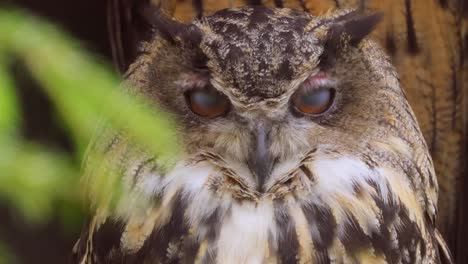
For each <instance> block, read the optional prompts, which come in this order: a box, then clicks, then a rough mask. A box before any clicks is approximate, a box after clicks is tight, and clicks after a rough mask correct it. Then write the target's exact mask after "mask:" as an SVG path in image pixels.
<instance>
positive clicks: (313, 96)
mask: <svg viewBox="0 0 468 264" xmlns="http://www.w3.org/2000/svg"><path fill="white" fill-rule="evenodd" d="M334 95H335V90H334V89H332V88H318V89H317V88H311V87H310V86H309V85H308V84H304V85H303V87H301V88H300V90H298V91H297V92H296V93H295V94H294V95H293V97H292V105H293V107H294V109H295V110H296V111H298V112H300V113H303V114H307V115H319V114H321V113H323V112H325V111H327V110H328V108H330V106H331V105H332V102H333V99H334Z"/></svg>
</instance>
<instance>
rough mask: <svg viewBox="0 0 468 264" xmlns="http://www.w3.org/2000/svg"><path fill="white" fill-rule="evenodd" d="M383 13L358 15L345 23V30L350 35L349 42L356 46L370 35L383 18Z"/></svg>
mask: <svg viewBox="0 0 468 264" xmlns="http://www.w3.org/2000/svg"><path fill="white" fill-rule="evenodd" d="M382 18H383V14H382V13H375V14H370V15H361V14H360V15H357V16H356V17H353V18H351V19H349V20H347V21H346V22H344V24H343V32H344V33H346V34H347V35H348V36H349V44H350V45H353V46H356V45H358V44H359V42H361V41H362V40H363V39H364V38H365V37H366V36H367V35H369V34H370V33H371V32H372V31H373V30H374V29H375V27H376V26H377V25H378V24H379V22H380V21H381V20H382Z"/></svg>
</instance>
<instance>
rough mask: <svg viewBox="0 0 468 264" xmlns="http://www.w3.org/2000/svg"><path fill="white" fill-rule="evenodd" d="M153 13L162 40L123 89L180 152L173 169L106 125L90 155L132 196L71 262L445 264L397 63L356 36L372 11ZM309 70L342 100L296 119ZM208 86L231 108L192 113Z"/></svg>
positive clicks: (149, 45)
mask: <svg viewBox="0 0 468 264" xmlns="http://www.w3.org/2000/svg"><path fill="white" fill-rule="evenodd" d="M145 13H146V15H145V16H146V18H147V21H148V22H149V23H150V24H153V25H154V26H155V28H156V30H157V31H158V32H157V34H156V35H155V37H153V38H151V39H150V40H149V41H148V42H146V43H144V44H143V47H142V55H141V56H140V57H139V58H138V59H137V60H136V62H135V63H134V64H133V65H132V66H131V67H130V69H129V70H128V72H127V74H126V81H125V83H126V85H127V86H128V87H130V88H129V89H130V91H129V92H130V93H132V94H138V95H143V96H145V97H146V98H148V99H150V101H152V102H153V103H155V104H159V105H160V106H161V107H162V108H163V109H165V110H166V111H167V112H170V113H172V114H173V116H174V118H175V120H176V121H177V124H178V134H179V137H180V139H181V143H182V146H183V147H184V151H183V152H184V153H183V155H182V156H181V157H180V160H179V161H178V162H177V164H176V166H175V167H174V168H171V169H169V170H167V171H164V170H162V169H161V168H160V167H159V166H158V163H157V157H154V155H152V154H151V153H148V152H147V151H145V150H144V149H145V148H144V146H138V145H136V144H135V143H134V142H133V141H132V140H131V137H129V136H128V135H126V134H125V132H123V131H114V130H112V128H104V129H102V131H100V133H99V135H98V136H97V138H96V139H95V142H94V143H93V144H92V145H91V148H90V153H91V154H90V155H91V157H92V155H93V154H92V153H98V154H99V155H101V154H102V155H103V156H104V157H105V159H106V161H105V163H109V164H118V169H115V171H113V173H118V175H119V176H121V177H122V179H123V181H124V183H125V184H124V185H125V188H124V191H125V192H128V193H132V194H133V196H130V197H131V198H134V197H137V198H135V199H134V200H133V199H130V200H122V201H120V202H119V203H118V204H117V209H116V210H115V212H113V213H111V214H109V212H108V211H106V210H105V208H104V209H103V208H102V207H100V205H99V204H97V205H96V207H97V211H96V214H95V216H94V217H93V219H92V220H91V221H90V223H89V225H88V226H87V228H86V229H85V230H84V233H83V234H82V236H81V238H80V240H79V241H78V243H77V245H76V246H75V248H74V252H75V257H76V260H77V262H78V263H192V262H195V263H330V262H334V263H442V261H447V262H449V261H450V256H449V252H448V251H447V249H446V247H445V244H444V242H443V240H442V239H441V237H440V235H439V234H438V232H437V230H436V228H435V222H436V219H437V196H438V186H437V180H436V177H435V173H434V169H433V164H432V160H431V157H430V155H429V152H428V149H427V146H426V143H425V141H424V138H423V136H422V134H421V132H420V129H419V126H418V123H417V121H416V118H415V116H414V114H413V111H412V110H411V107H410V106H409V104H408V102H407V101H406V98H405V95H404V93H403V91H402V89H401V87H400V83H399V80H398V77H397V74H396V72H395V69H394V68H393V66H392V65H391V64H390V62H389V59H388V57H387V56H386V55H385V54H384V53H383V52H382V51H381V49H380V48H379V47H378V45H376V44H375V43H374V42H372V41H370V40H367V39H363V38H365V37H366V35H367V34H369V33H370V32H371V30H372V29H373V28H374V26H375V25H376V23H377V22H378V20H379V15H375V14H374V15H373V14H363V13H362V12H360V11H337V12H332V13H330V14H327V15H324V16H320V17H314V16H312V15H310V14H307V13H303V12H300V11H295V10H290V9H270V8H265V7H244V8H240V9H228V10H223V11H219V12H217V13H215V14H213V15H211V16H207V17H203V18H202V19H200V20H198V21H196V22H193V23H192V24H190V25H183V24H179V23H177V22H174V21H171V20H169V19H168V18H166V17H165V16H162V15H161V14H160V13H159V12H148V11H146V12H145ZM314 76H320V79H319V80H320V85H321V86H326V87H333V89H334V90H335V94H334V100H333V103H332V104H331V106H330V107H329V109H328V110H327V111H326V112H324V113H323V114H320V115H314V116H310V115H298V114H297V113H296V112H294V111H293V110H292V109H291V99H290V98H291V96H292V95H293V94H295V92H296V91H297V90H298V89H299V87H300V86H301V84H302V83H303V82H304V81H305V80H308V79H309V78H311V77H314ZM207 85H209V86H212V88H213V89H215V90H217V91H218V92H219V93H221V94H223V95H224V96H226V97H227V98H228V100H229V102H230V104H231V107H230V109H229V112H227V113H226V115H224V116H222V117H217V118H213V119H209V118H203V117H199V116H197V115H195V114H194V113H193V112H192V111H191V110H190V108H189V107H188V106H187V104H186V97H184V93H185V92H186V91H187V89H188V87H189V86H207ZM89 164H90V165H88V166H87V167H86V168H85V174H86V175H85V177H86V179H87V180H88V181H90V184H91V185H92V184H93V173H95V172H96V170H95V168H94V166H93V163H92V161H90V162H89ZM265 164H266V165H268V166H266V165H265ZM101 166H105V165H101Z"/></svg>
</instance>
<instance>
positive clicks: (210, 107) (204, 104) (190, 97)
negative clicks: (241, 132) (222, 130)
mask: <svg viewBox="0 0 468 264" xmlns="http://www.w3.org/2000/svg"><path fill="white" fill-rule="evenodd" d="M185 97H186V100H187V104H188V105H189V107H190V109H191V110H192V112H194V113H195V114H197V115H199V116H201V117H208V118H214V117H218V116H221V115H224V114H226V113H227V111H228V110H229V107H230V104H229V101H228V99H227V98H226V97H225V96H224V95H222V94H221V93H219V92H218V91H216V90H215V89H196V90H193V91H188V92H187V93H186V95H185Z"/></svg>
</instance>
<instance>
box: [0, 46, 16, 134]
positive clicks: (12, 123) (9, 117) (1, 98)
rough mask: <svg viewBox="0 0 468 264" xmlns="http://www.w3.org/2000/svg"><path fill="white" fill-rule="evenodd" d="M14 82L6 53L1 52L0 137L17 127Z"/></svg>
mask: <svg viewBox="0 0 468 264" xmlns="http://www.w3.org/2000/svg"><path fill="white" fill-rule="evenodd" d="M14 91H15V90H14V84H13V81H12V79H11V77H10V76H9V75H8V72H7V67H6V58H5V55H4V54H2V53H1V52H0V137H1V135H4V134H6V133H12V132H13V130H14V129H16V127H17V121H18V105H17V101H16V95H15V92H14Z"/></svg>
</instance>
